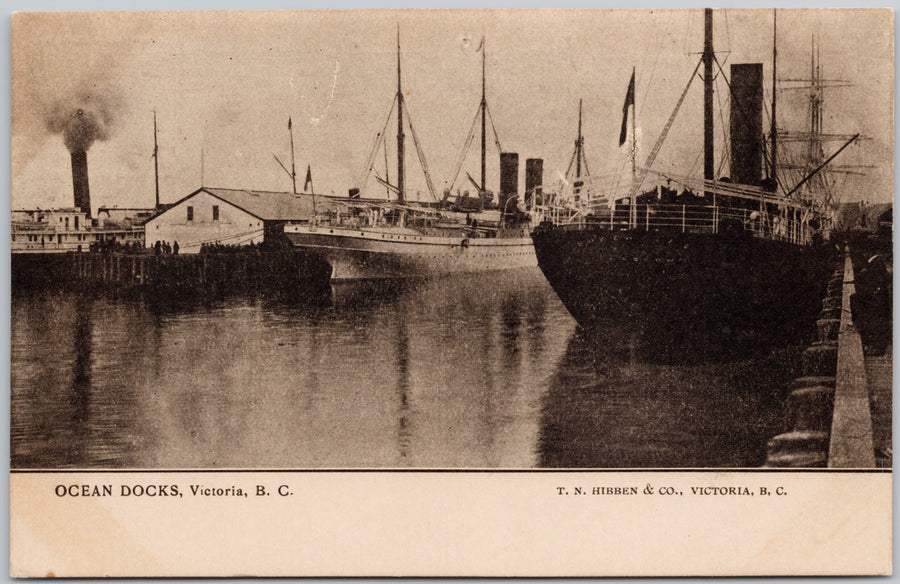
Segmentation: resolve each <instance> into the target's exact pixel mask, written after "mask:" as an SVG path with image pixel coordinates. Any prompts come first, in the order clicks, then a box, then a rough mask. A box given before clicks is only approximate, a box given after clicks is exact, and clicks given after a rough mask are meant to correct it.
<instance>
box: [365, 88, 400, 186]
mask: <svg viewBox="0 0 900 584" xmlns="http://www.w3.org/2000/svg"><path fill="white" fill-rule="evenodd" d="M395 105H397V96H396V95H395V96H394V99H393V100H392V101H391V107H390V109H389V110H388V113H387V116H385V118H384V124H382V126H381V132H380V133H378V134H376V135H375V143H374V144H373V145H372V149H371V150H370V151H369V157H368V158H367V160H366V166H365V168H364V169H363V173H362V174H361V175H360V176H361V178H360V179H358V180H357V181H356V184H357V185H359V190H360V191H362V190H363V188H365V184H366V183H367V182H368V180H369V173H371V172H372V164H374V162H375V156H376V155H377V154H378V147H379V145H380V144H381V142H382V141H383V140H384V136H385V133H386V132H387V127H388V123H390V121H391V116H392V115H393V113H394V106H395Z"/></svg>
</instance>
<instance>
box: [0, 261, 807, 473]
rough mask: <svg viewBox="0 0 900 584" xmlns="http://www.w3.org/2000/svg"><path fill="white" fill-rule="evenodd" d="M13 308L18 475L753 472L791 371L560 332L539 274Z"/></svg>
mask: <svg viewBox="0 0 900 584" xmlns="http://www.w3.org/2000/svg"><path fill="white" fill-rule="evenodd" d="M11 308H12V315H11V316H12V355H11V357H12V367H11V372H12V375H11V387H12V421H11V456H12V466H13V467H14V468H38V467H46V468H66V467H83V468H91V467H93V468H326V467H331V468H401V467H411V468H435V467H437V468H531V467H590V468H613V467H698V466H699V467H723V466H725V467H735V466H737V467H746V466H755V465H758V464H759V463H760V462H761V461H762V458H763V455H764V452H763V448H764V445H765V440H766V439H767V438H768V437H770V436H772V435H774V434H777V433H778V432H779V431H780V429H781V428H780V424H781V417H782V413H781V412H782V409H781V405H782V402H781V400H782V396H781V395H780V392H779V389H780V388H782V387H784V386H785V385H786V383H787V381H788V379H789V377H790V376H791V375H792V374H793V371H794V369H792V367H793V366H794V365H795V361H796V354H795V353H794V352H792V351H791V350H788V349H783V350H777V351H776V350H773V351H770V352H769V353H768V355H767V356H765V357H758V356H740V358H732V359H729V360H728V361H722V362H697V363H687V364H685V363H673V362H670V361H669V360H666V359H661V358H659V355H660V354H661V353H660V351H658V350H656V351H654V352H651V353H650V354H649V356H648V353H647V351H646V342H645V339H646V338H647V335H646V334H645V332H644V331H641V330H639V328H640V327H630V326H625V325H623V324H622V323H619V324H612V323H610V325H609V327H608V328H607V329H606V330H602V329H601V330H597V331H594V333H593V335H592V336H591V337H590V338H588V337H587V336H584V335H582V334H581V333H578V334H574V333H575V328H576V327H575V323H574V321H573V320H572V319H571V317H569V316H568V314H567V313H566V311H565V309H564V308H563V307H562V305H561V304H560V302H559V301H558V299H557V298H556V296H555V295H554V294H553V292H552V290H551V289H550V288H549V286H548V285H547V284H546V282H545V281H544V279H543V277H542V276H541V274H540V272H538V271H537V270H523V271H511V272H507V273H501V274H485V275H472V276H461V277H454V278H444V279H436V280H422V281H399V282H381V283H360V284H354V285H342V286H337V287H334V288H333V289H330V290H324V291H323V290H314V291H308V290H303V289H297V290H293V291H290V292H287V293H281V294H279V295H276V296H271V295H270V296H257V297H246V296H240V297H235V296H231V297H221V296H220V297H194V298H189V299H186V298H176V299H172V298H168V299H160V298H140V297H133V298H124V297H119V298H113V297H103V296H101V297H93V296H90V295H87V294H81V293H70V292H35V293H28V294H25V293H21V292H20V293H14V295H13V298H12V304H11ZM682 344H684V343H682ZM658 348H659V347H656V349H658ZM730 356H732V357H738V355H737V354H736V353H731V354H730Z"/></svg>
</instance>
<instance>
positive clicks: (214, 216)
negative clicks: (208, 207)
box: [213, 205, 219, 221]
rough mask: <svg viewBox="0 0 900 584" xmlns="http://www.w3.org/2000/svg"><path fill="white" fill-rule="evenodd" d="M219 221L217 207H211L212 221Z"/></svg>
mask: <svg viewBox="0 0 900 584" xmlns="http://www.w3.org/2000/svg"><path fill="white" fill-rule="evenodd" d="M218 220H219V206H218V205H213V221H218Z"/></svg>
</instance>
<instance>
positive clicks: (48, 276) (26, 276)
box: [13, 249, 330, 291]
mask: <svg viewBox="0 0 900 584" xmlns="http://www.w3.org/2000/svg"><path fill="white" fill-rule="evenodd" d="M329 273H330V268H329V266H328V265H327V264H326V263H324V262H322V261H321V260H318V259H317V258H315V257H313V256H311V255H309V254H306V253H303V252H299V251H295V250H277V251H274V250H259V249H254V250H239V251H225V252H213V253H200V254H191V255H175V254H153V253H144V252H128V251H123V252H118V251H112V252H98V253H94V252H85V253H68V254H57V255H55V256H54V257H52V258H50V257H46V256H36V255H34V256H28V257H15V256H14V257H13V281H14V282H16V285H26V286H27V285H28V284H29V283H31V284H46V283H51V284H52V283H54V282H58V283H65V284H72V283H77V284H79V285H82V286H85V287H101V288H108V289H116V290H123V291H124V290H148V291H166V290H171V291H189V290H198V291H249V290H254V289H273V288H290V287H294V286H298V285H300V284H303V285H309V284H310V283H316V282H320V283H327V282H328V276H329Z"/></svg>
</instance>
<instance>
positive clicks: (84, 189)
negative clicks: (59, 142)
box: [72, 150, 91, 217]
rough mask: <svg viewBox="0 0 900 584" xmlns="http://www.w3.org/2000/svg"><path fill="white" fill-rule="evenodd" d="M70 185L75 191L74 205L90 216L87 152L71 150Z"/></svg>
mask: <svg viewBox="0 0 900 584" xmlns="http://www.w3.org/2000/svg"><path fill="white" fill-rule="evenodd" d="M72 185H73V187H74V191H75V206H76V207H78V208H79V209H81V211H82V212H83V213H87V216H88V217H90V216H91V189H90V186H89V184H88V167H87V152H85V151H84V150H79V151H77V152H72Z"/></svg>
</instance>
